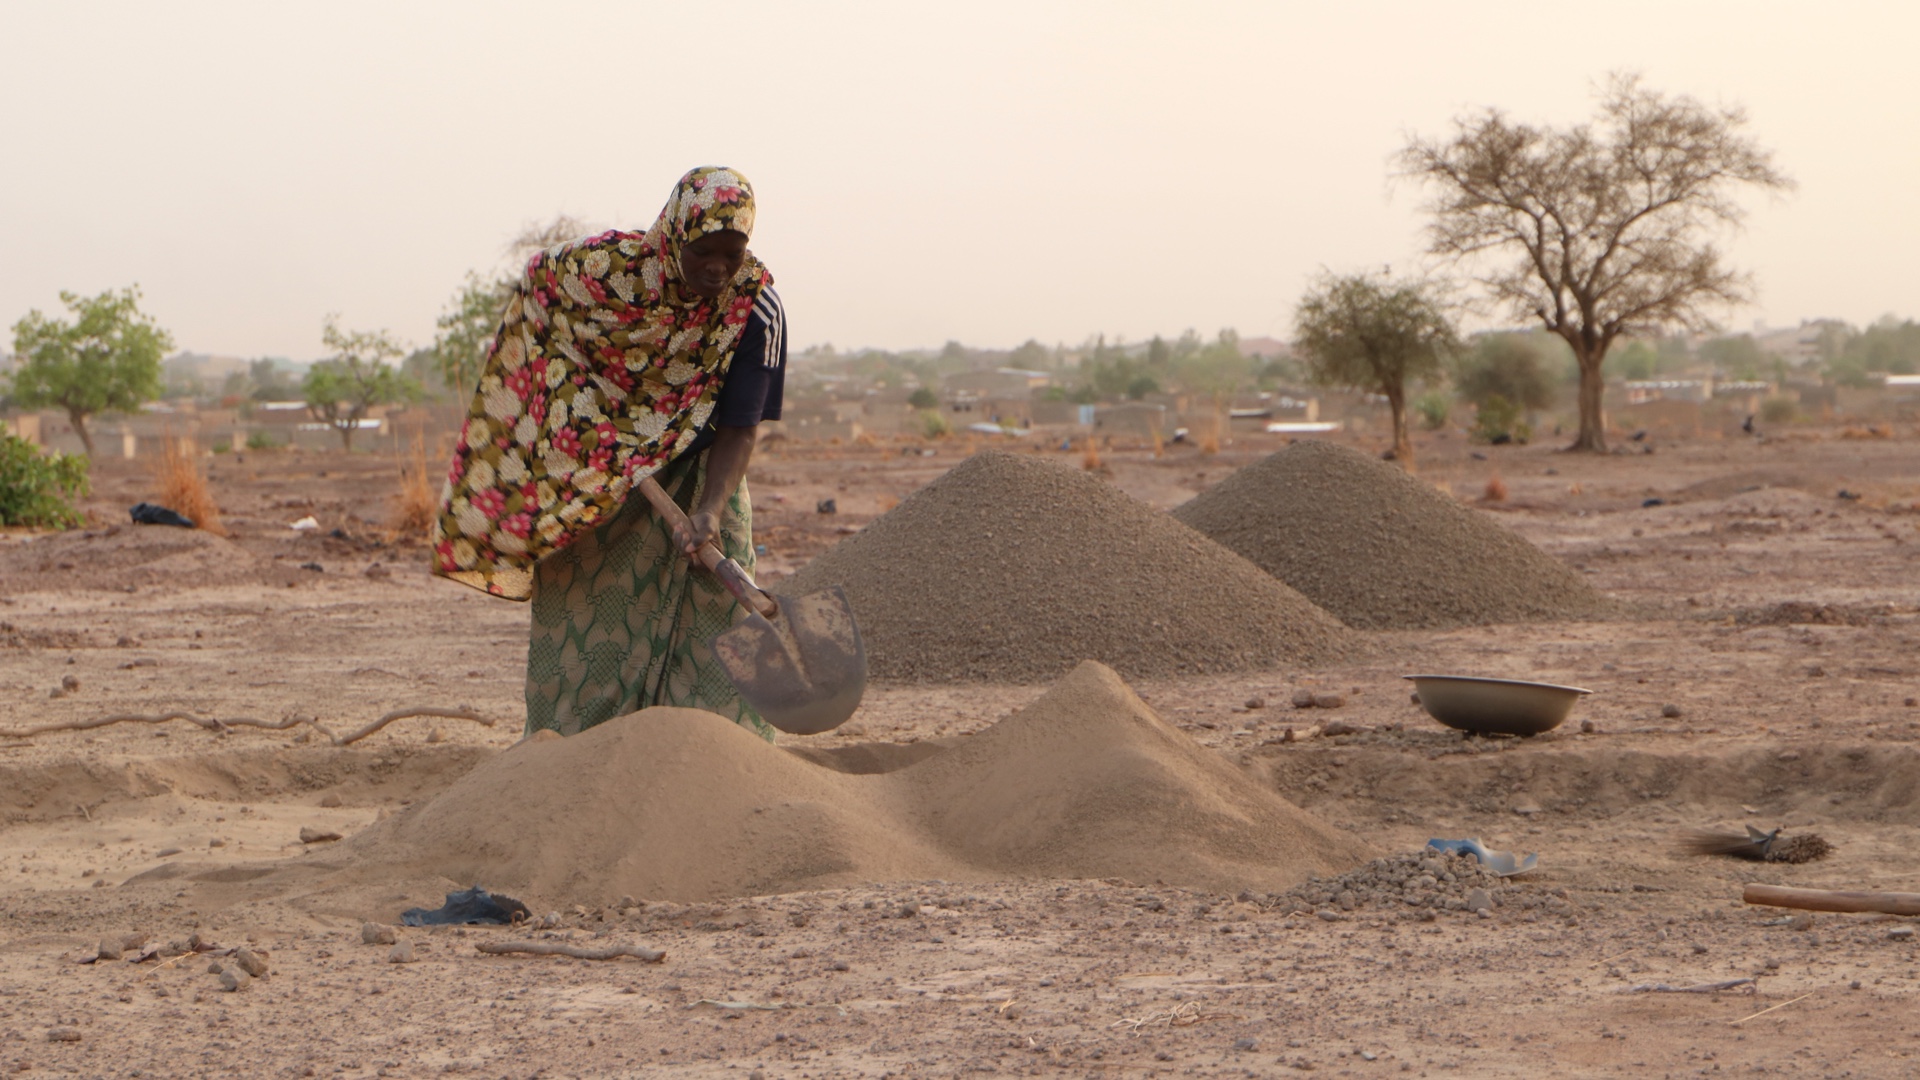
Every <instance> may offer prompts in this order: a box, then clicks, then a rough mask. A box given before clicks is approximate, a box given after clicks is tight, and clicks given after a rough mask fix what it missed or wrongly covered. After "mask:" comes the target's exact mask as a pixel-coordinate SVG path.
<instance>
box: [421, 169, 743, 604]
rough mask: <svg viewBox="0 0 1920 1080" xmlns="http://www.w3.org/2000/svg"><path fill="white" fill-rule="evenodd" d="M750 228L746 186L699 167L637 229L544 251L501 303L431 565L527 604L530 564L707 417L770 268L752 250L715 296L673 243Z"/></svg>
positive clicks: (617, 502)
mask: <svg viewBox="0 0 1920 1080" xmlns="http://www.w3.org/2000/svg"><path fill="white" fill-rule="evenodd" d="M726 229H732V230H735V231H737V232H743V233H751V232H752V231H753V188H752V187H751V186H749V185H748V183H747V180H746V178H745V177H743V176H741V175H740V174H739V173H737V172H735V171H733V170H732V169H720V168H701V169H695V170H693V171H692V172H690V173H688V174H687V175H685V176H683V177H681V178H680V182H679V183H678V184H676V185H674V189H673V195H672V196H671V197H670V198H668V199H667V205H666V208H665V209H663V210H661V211H660V217H659V218H658V219H657V220H655V221H654V223H653V227H652V228H650V229H648V230H647V231H646V232H645V233H643V234H642V233H628V232H618V231H613V232H605V233H602V234H600V235H599V236H594V237H589V238H587V239H585V240H576V241H573V242H571V243H567V244H562V245H560V246H559V247H556V248H553V249H551V250H548V251H544V252H541V253H540V254H538V255H535V256H534V257H533V258H532V259H529V260H528V261H527V269H526V273H525V274H523V275H522V276H521V278H520V281H519V282H518V283H517V285H516V286H515V288H514V292H513V296H512V298H511V299H510V300H508V302H507V308H506V313H505V315H503V316H502V318H501V321H500V329H499V330H498V331H497V332H496V333H495V335H494V339H493V344H492V345H491V346H490V347H489V348H488V352H487V364H486V369H485V370H484V371H483V372H482V373H481V375H480V385H479V388H478V389H477V390H475V391H474V395H473V403H472V405H471V406H469V407H468V410H467V420H466V423H465V424H464V425H463V426H462V427H461V429H460V443H459V445H458V446H457V447H456V448H455V450H454V457H453V467H452V469H451V471H450V472H449V473H448V475H447V487H446V491H445V493H444V494H443V495H442V497H441V503H440V513H439V516H438V517H437V518H436V520H435V521H434V526H433V545H434V556H433V571H434V573H436V574H439V575H440V576H441V577H446V578H451V579H453V580H454V581H458V582H461V583H462V584H465V585H471V586H473V587H474V588H476V589H484V590H486V591H487V592H489V593H492V594H494V595H496V596H504V597H508V598H510V599H514V600H525V599H527V598H528V597H529V596H530V595H531V593H532V591H533V564H534V563H536V562H538V561H539V560H540V558H541V556H543V555H546V554H547V553H549V552H553V551H558V550H559V549H561V548H564V547H566V546H567V545H568V544H570V543H572V542H573V540H574V539H575V538H576V537H578V536H579V535H580V534H581V533H583V532H586V531H587V530H589V529H592V528H593V527H594V526H595V525H597V524H599V523H600V522H601V521H603V520H605V519H606V518H607V517H608V516H609V515H611V514H612V513H613V512H614V511H616V510H618V509H619V507H620V506H621V505H622V503H623V502H624V501H625V499H626V496H627V492H628V490H629V489H630V488H631V487H632V485H633V482H634V481H636V480H638V479H639V478H641V477H643V476H648V475H651V474H652V473H654V472H656V471H658V470H659V469H661V468H662V467H664V466H665V465H666V464H667V463H668V462H670V461H672V460H673V458H674V456H675V455H676V454H678V453H679V452H680V451H682V450H684V449H685V448H686V447H687V446H688V445H689V444H691V443H692V442H693V438H694V436H695V435H696V434H697V433H698V432H699V431H700V429H701V427H703V426H704V425H705V424H706V422H707V418H708V417H709V416H711V415H712V413H713V407H714V399H715V397H716V396H717V395H718V393H719V390H720V385H721V383H722V382H723V381H724V380H725V378H726V374H727V367H728V365H729V363H731V361H732V359H733V349H734V345H735V344H736V343H738V341H739V340H740V332H741V330H742V329H743V328H744V327H745V326H746V324H747V317H748V315H749V314H750V313H751V312H752V311H753V302H754V300H755V299H757V298H758V297H759V295H760V290H762V289H764V288H766V287H767V286H768V285H770V284H772V283H773V276H772V275H771V274H769V273H768V272H767V268H766V267H765V266H763V265H761V263H760V261H759V260H758V259H755V258H754V257H753V256H752V255H751V254H749V255H748V256H747V258H746V262H745V264H744V265H742V266H741V268H740V272H739V273H738V274H736V275H735V276H734V278H733V280H732V281H731V282H729V283H728V284H727V287H726V289H725V291H723V292H722V293H721V294H720V297H719V299H717V300H708V299H706V298H705V297H702V296H699V295H697V294H695V293H694V292H692V291H691V290H688V289H686V288H684V286H683V284H682V279H681V274H680V252H681V249H682V248H683V247H684V246H685V245H686V244H689V243H691V242H693V241H695V240H698V239H699V238H701V237H703V236H706V235H708V234H710V233H716V232H720V231H723V230H726Z"/></svg>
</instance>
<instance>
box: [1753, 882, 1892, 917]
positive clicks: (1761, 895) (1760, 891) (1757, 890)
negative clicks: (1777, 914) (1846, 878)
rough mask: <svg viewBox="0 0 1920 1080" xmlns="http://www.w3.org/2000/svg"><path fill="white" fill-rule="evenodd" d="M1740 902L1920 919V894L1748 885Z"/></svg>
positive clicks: (1807, 909)
mask: <svg viewBox="0 0 1920 1080" xmlns="http://www.w3.org/2000/svg"><path fill="white" fill-rule="evenodd" d="M1740 898H1741V899H1742V900H1745V901H1746V902H1747V903H1749V904H1765V905H1767V906H1769V907H1784V908H1801V909H1804V910H1806V911H1853V912H1860V911H1873V912H1879V913H1881V914H1884V915H1920V893H1898V892H1842V891H1835V890H1832V889H1789V888H1785V887H1783V886H1780V885H1748V886H1747V887H1746V890H1745V891H1744V892H1742V893H1741V894H1740Z"/></svg>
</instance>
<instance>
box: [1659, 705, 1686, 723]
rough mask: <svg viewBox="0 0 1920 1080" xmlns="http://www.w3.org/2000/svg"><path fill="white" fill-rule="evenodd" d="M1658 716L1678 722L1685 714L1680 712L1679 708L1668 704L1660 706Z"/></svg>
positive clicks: (1682, 711)
mask: <svg viewBox="0 0 1920 1080" xmlns="http://www.w3.org/2000/svg"><path fill="white" fill-rule="evenodd" d="M1660 715H1661V716H1664V717H1666V718H1667V719H1669V720H1678V719H1679V718H1681V717H1682V716H1685V715H1686V712H1685V711H1684V710H1682V709H1681V708H1680V706H1678V705H1674V704H1671V703H1669V704H1666V705H1662V706H1660Z"/></svg>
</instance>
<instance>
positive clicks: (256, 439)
mask: <svg viewBox="0 0 1920 1080" xmlns="http://www.w3.org/2000/svg"><path fill="white" fill-rule="evenodd" d="M247 449H249V450H278V449H280V440H278V439H276V438H274V437H273V435H272V433H270V432H266V431H250V432H248V433H247Z"/></svg>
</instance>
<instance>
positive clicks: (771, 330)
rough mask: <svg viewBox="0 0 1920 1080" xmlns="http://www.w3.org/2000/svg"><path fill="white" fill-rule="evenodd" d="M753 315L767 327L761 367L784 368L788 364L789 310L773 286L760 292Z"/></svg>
mask: <svg viewBox="0 0 1920 1080" xmlns="http://www.w3.org/2000/svg"><path fill="white" fill-rule="evenodd" d="M753 313H754V314H755V315H758V316H759V317H760V321H761V322H762V323H763V324H764V325H765V326H766V339H765V342H766V347H765V350H764V351H763V353H762V355H761V357H760V363H761V366H762V367H770V368H777V367H781V366H784V365H785V364H786V362H787V309H786V308H785V307H784V306H782V305H781V303H780V294H779V293H776V292H774V291H773V286H771V285H769V286H767V287H766V288H764V289H761V290H760V297H759V299H757V300H755V301H754V302H753Z"/></svg>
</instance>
